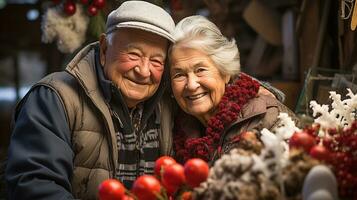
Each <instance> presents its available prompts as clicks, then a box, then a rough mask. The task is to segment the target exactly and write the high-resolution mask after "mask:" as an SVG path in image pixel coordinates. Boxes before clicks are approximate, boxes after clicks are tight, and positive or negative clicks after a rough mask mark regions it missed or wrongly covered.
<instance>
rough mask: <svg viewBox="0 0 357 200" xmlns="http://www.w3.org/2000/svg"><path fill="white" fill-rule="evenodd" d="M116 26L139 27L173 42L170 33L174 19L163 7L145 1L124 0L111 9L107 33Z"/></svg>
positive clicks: (173, 25) (116, 27)
mask: <svg viewBox="0 0 357 200" xmlns="http://www.w3.org/2000/svg"><path fill="white" fill-rule="evenodd" d="M118 28H136V29H141V30H144V31H149V32H151V33H155V34H157V35H160V36H162V37H164V38H166V39H168V40H170V41H171V42H175V40H174V38H173V37H172V35H171V33H172V32H173V30H174V28H175V23H174V20H173V19H172V18H171V16H170V15H169V14H168V13H167V12H166V11H165V10H164V9H163V8H161V7H159V6H156V5H154V4H151V3H149V2H145V1H126V2H124V3H122V4H121V5H120V6H119V7H118V8H117V9H116V10H113V11H112V12H111V13H110V14H109V15H108V19H107V24H106V30H107V34H108V33H110V32H112V31H114V30H116V29H118Z"/></svg>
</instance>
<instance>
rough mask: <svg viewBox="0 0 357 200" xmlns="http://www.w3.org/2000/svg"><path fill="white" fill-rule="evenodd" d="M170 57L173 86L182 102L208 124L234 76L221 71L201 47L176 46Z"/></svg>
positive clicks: (191, 112)
mask: <svg viewBox="0 0 357 200" xmlns="http://www.w3.org/2000/svg"><path fill="white" fill-rule="evenodd" d="M170 56H171V58H170V61H171V62H170V77H171V87H172V92H173V94H174V96H175V98H176V100H177V102H178V104H179V105H180V107H181V108H182V109H183V110H184V111H185V112H186V113H188V114H191V115H193V116H195V117H196V118H198V119H199V120H200V121H201V122H202V123H203V124H206V122H207V121H208V119H209V118H210V117H211V116H212V115H213V114H215V110H216V107H217V105H218V103H219V102H220V100H221V98H222V96H223V94H224V91H225V84H226V83H228V81H229V78H230V76H229V75H223V74H222V73H220V71H219V70H218V69H217V67H216V65H215V64H214V62H213V61H212V60H211V58H209V57H208V56H207V55H206V54H205V53H204V52H202V51H200V50H196V49H191V48H185V47H175V48H174V49H173V50H172V51H171V55H170Z"/></svg>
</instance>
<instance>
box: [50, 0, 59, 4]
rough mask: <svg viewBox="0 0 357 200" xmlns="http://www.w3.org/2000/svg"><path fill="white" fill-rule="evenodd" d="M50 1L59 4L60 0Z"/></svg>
mask: <svg viewBox="0 0 357 200" xmlns="http://www.w3.org/2000/svg"><path fill="white" fill-rule="evenodd" d="M52 2H53V3H54V4H59V3H60V2H61V0H52Z"/></svg>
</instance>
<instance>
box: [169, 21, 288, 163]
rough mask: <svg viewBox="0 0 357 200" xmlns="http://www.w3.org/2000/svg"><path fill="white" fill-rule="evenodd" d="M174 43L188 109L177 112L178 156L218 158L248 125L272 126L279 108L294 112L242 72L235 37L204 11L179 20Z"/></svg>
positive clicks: (176, 86)
mask: <svg viewBox="0 0 357 200" xmlns="http://www.w3.org/2000/svg"><path fill="white" fill-rule="evenodd" d="M174 37H175V39H176V43H175V44H174V45H173V46H172V47H171V49H170V52H169V53H170V54H169V58H170V77H171V87H172V93H173V95H174V97H175V99H176V101H177V103H178V105H179V106H180V108H181V110H182V111H184V112H181V113H180V112H179V113H180V114H177V115H176V119H175V127H174V150H175V154H176V155H175V156H176V158H177V159H178V160H181V161H182V162H184V161H185V160H187V159H189V158H193V157H199V158H202V159H204V160H206V161H214V160H216V159H217V158H219V157H220V155H221V154H222V153H226V152H228V151H229V150H231V149H232V148H234V147H235V143H236V142H235V141H237V138H238V137H237V136H238V135H240V133H242V132H246V131H254V130H256V131H260V130H261V129H263V128H267V129H272V128H273V127H274V126H276V125H277V120H278V119H277V116H278V114H279V112H287V113H289V114H290V115H293V113H292V112H291V111H289V109H288V108H287V107H285V106H284V105H283V104H282V103H280V102H279V101H278V100H277V99H275V98H273V97H271V96H267V95H261V94H259V95H257V94H258V89H259V86H260V85H259V83H258V82H257V81H255V80H252V79H251V78H250V77H249V76H247V75H245V74H244V73H241V72H240V59H239V51H238V48H237V45H236V43H235V41H234V40H231V41H230V40H228V39H227V38H226V37H225V36H223V35H222V33H221V32H220V30H219V29H218V28H217V27H216V26H215V25H214V24H213V23H212V22H210V21H209V20H207V19H206V18H204V17H202V16H191V17H187V18H185V19H183V20H182V21H180V22H179V23H178V24H177V26H176V29H175V31H174Z"/></svg>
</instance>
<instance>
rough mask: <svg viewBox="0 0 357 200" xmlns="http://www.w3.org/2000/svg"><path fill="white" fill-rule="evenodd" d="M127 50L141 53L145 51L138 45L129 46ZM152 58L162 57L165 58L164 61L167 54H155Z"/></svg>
mask: <svg viewBox="0 0 357 200" xmlns="http://www.w3.org/2000/svg"><path fill="white" fill-rule="evenodd" d="M126 49H127V50H129V49H137V50H139V51H140V52H142V53H143V52H144V50H143V49H142V48H141V47H140V46H138V45H135V44H128V45H127V46H126ZM152 57H161V58H163V59H165V57H166V56H165V54H163V53H154V54H153V56H152Z"/></svg>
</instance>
